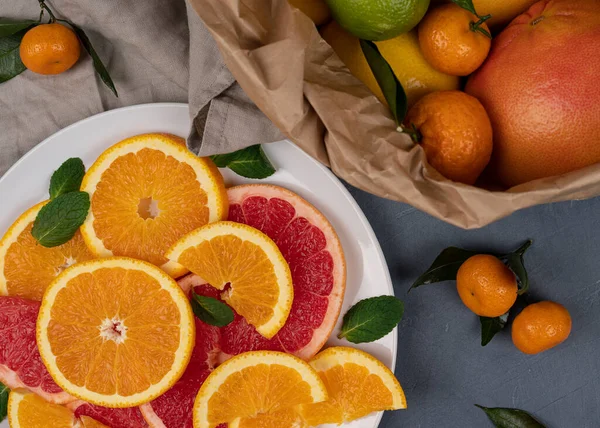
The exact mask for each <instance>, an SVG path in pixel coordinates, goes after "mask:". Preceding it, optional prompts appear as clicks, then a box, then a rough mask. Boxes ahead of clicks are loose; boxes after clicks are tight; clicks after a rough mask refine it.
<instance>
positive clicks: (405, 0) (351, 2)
mask: <svg viewBox="0 0 600 428" xmlns="http://www.w3.org/2000/svg"><path fill="white" fill-rule="evenodd" d="M326 1H327V4H328V5H329V8H330V9H331V12H332V14H333V18H334V19H335V20H336V21H337V22H338V23H339V24H340V25H341V26H342V27H344V28H345V29H346V30H348V31H349V32H350V33H352V34H354V35H355V36H356V37H359V38H361V39H365V40H375V41H379V40H387V39H391V38H393V37H396V36H398V35H400V34H402V33H406V32H408V31H410V30H412V29H413V28H414V27H415V26H416V25H417V24H418V23H419V21H420V20H421V19H422V18H423V16H424V15H425V12H427V8H428V7H429V0H326Z"/></svg>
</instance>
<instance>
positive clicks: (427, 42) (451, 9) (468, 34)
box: [419, 3, 492, 76]
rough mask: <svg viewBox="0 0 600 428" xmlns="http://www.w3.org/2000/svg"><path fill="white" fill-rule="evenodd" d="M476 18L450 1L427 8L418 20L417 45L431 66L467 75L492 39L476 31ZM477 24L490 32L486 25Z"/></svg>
mask: <svg viewBox="0 0 600 428" xmlns="http://www.w3.org/2000/svg"><path fill="white" fill-rule="evenodd" d="M478 20H479V18H478V17H477V16H476V15H473V14H472V13H471V12H469V11H468V10H465V9H463V8H462V7H460V6H458V5H456V4H454V3H452V4H446V5H443V6H439V7H436V8H434V9H433V10H432V11H430V12H429V13H428V14H427V15H426V16H425V18H424V19H423V21H421V23H420V24H419V45H420V46H421V51H422V52H423V56H424V57H425V59H426V60H427V62H429V63H430V64H431V65H432V66H433V68H435V69H436V70H438V71H441V72H442V73H446V74H450V75H453V76H468V75H469V74H471V73H473V72H474V71H475V70H477V69H478V68H479V66H481V64H483V62H484V61H485V59H486V58H487V56H488V53H489V52H490V47H491V45H492V40H491V39H490V37H488V36H487V35H485V34H483V33H482V32H480V31H478V30H477V29H476V27H475V25H474V24H475V23H476V22H477V21H478ZM479 28H481V29H483V30H485V31H486V32H487V34H488V35H489V28H488V27H487V25H486V24H485V23H481V24H480V25H479Z"/></svg>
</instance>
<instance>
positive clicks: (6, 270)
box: [0, 201, 95, 300]
mask: <svg viewBox="0 0 600 428" xmlns="http://www.w3.org/2000/svg"><path fill="white" fill-rule="evenodd" d="M47 203H48V201H45V202H41V203H39V204H37V205H35V206H33V207H31V208H30V209H28V210H27V211H25V212H24V213H23V214H21V215H20V216H19V218H17V220H16V221H15V222H14V223H13V224H12V226H11V227H10V228H9V229H8V231H7V232H6V233H5V234H4V236H3V237H2V239H1V240H0V295H3V296H6V295H9V296H19V297H23V298H26V299H32V300H41V299H42V296H43V295H44V291H46V287H48V285H49V284H50V283H51V282H52V280H54V278H56V276H57V275H58V274H59V273H61V272H62V271H63V270H64V269H66V268H67V267H69V266H71V265H72V264H74V263H77V262H83V261H86V260H90V259H93V258H94V257H95V256H94V254H93V253H92V252H90V251H89V250H88V248H87V246H86V245H85V242H83V238H82V237H81V233H79V232H77V233H75V236H73V238H72V239H71V240H70V241H69V242H66V243H64V244H63V245H60V246H58V247H53V248H46V247H43V246H42V245H40V244H39V243H38V242H37V241H36V240H35V238H34V237H33V236H32V235H31V229H32V228H33V222H34V221H35V218H36V216H37V214H38V212H39V211H40V209H42V207H43V206H44V205H46V204H47Z"/></svg>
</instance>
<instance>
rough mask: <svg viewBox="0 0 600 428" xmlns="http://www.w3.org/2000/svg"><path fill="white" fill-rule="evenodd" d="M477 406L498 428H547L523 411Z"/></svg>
mask: <svg viewBox="0 0 600 428" xmlns="http://www.w3.org/2000/svg"><path fill="white" fill-rule="evenodd" d="M475 406H476V407H479V408H480V409H481V410H483V411H484V412H485V414H486V415H487V417H488V418H489V419H490V421H492V423H493V424H494V426H496V428H545V426H544V425H542V424H541V423H540V422H539V421H538V420H536V419H535V418H534V417H533V416H531V415H530V414H529V413H527V412H525V411H523V410H519V409H507V408H502V407H494V408H489V407H483V406H480V405H478V404H475Z"/></svg>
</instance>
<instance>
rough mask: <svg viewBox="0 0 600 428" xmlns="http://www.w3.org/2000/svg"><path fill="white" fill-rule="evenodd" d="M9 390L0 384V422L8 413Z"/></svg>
mask: <svg viewBox="0 0 600 428" xmlns="http://www.w3.org/2000/svg"><path fill="white" fill-rule="evenodd" d="M9 393H10V389H8V387H7V386H5V385H3V384H1V383H0V422H2V421H3V420H4V419H5V418H6V414H7V412H8V394H9Z"/></svg>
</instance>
